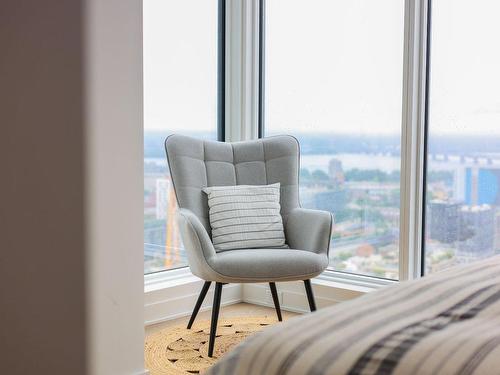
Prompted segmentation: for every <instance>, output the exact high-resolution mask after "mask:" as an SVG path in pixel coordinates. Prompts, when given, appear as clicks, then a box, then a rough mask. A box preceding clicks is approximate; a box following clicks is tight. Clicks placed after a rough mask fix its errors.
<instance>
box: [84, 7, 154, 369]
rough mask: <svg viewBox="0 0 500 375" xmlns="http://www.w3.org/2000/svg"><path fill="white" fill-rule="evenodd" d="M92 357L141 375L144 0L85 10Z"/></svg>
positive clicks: (95, 365) (99, 364) (93, 362)
mask: <svg viewBox="0 0 500 375" xmlns="http://www.w3.org/2000/svg"><path fill="white" fill-rule="evenodd" d="M84 26H85V83H86V86H85V101H86V102H85V103H86V149H85V151H86V155H85V161H86V192H87V194H86V203H87V208H88V212H87V218H86V222H87V241H88V242H87V245H88V250H89V253H88V256H89V257H88V263H87V265H88V267H87V275H88V278H87V280H88V283H87V291H88V294H87V298H88V306H89V308H88V313H89V321H88V332H89V341H88V353H89V358H90V366H89V370H90V373H91V374H93V375H94V374H95V375H114V374H116V375H125V374H139V373H141V372H142V371H143V356H144V354H143V353H144V348H143V340H144V338H143V336H144V329H143V324H144V323H143V322H144V317H143V303H144V302H143V301H144V276H143V268H144V257H143V238H142V236H143V234H142V227H143V138H142V134H143V115H142V1H140V0H87V1H86V9H85V24H84Z"/></svg>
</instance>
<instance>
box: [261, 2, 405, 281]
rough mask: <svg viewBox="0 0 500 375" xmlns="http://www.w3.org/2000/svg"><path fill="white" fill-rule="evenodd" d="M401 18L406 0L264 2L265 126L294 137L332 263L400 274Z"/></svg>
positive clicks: (308, 202)
mask: <svg viewBox="0 0 500 375" xmlns="http://www.w3.org/2000/svg"><path fill="white" fill-rule="evenodd" d="M306 3H307V6H305V5H306ZM403 22H404V1H402V0H384V1H372V0H356V1H353V0H333V1H332V0H312V1H307V2H304V1H303V0H270V1H267V9H266V73H265V74H266V82H265V87H266V92H265V130H266V135H273V134H283V133H288V134H293V135H295V136H296V137H297V138H298V139H299V141H300V144H301V171H300V198H301V203H302V206H304V207H308V208H314V209H320V210H328V211H331V212H333V213H334V215H335V222H336V223H335V226H334V231H333V238H332V240H333V241H332V246H331V251H330V266H331V267H332V268H333V269H335V270H338V271H345V272H351V273H356V274H363V275H370V276H378V277H385V278H391V279H397V278H398V259H399V211H400V210H399V206H400V203H399V192H400V164H401V161H400V148H401V145H400V137H401V118H402V115H401V108H402V107H401V103H402V77H403V34H404V28H403Z"/></svg>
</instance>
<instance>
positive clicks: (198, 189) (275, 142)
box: [165, 135, 299, 234]
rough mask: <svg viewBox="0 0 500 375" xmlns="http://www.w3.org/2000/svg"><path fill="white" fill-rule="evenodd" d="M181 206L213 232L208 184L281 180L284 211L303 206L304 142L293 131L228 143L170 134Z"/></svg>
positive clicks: (167, 143)
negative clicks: (300, 190) (300, 173)
mask: <svg viewBox="0 0 500 375" xmlns="http://www.w3.org/2000/svg"><path fill="white" fill-rule="evenodd" d="M165 148H166V150H167V158H168V163H169V166H170V173H171V176H172V181H173V183H174V187H175V192H176V194H177V201H178V203H179V207H181V208H187V209H189V210H190V211H192V212H193V213H195V214H196V216H198V218H199V219H200V221H201V223H202V224H203V226H204V227H205V229H206V230H207V232H208V233H209V234H210V222H209V219H208V204H207V196H206V194H205V193H203V192H202V189H203V188H204V187H207V186H230V185H268V184H273V183H276V182H280V183H281V195H280V204H281V214H282V216H283V220H284V221H283V222H284V223H285V222H286V218H287V216H288V215H287V214H288V213H289V212H290V211H291V210H292V209H294V208H296V207H298V206H299V198H298V170H299V146H298V143H297V140H296V139H295V138H293V137H291V136H277V137H270V138H263V139H259V140H256V141H249V142H236V143H224V142H215V141H205V140H200V139H195V138H191V137H186V136H182V135H171V136H170V137H168V138H167V140H166V141H165Z"/></svg>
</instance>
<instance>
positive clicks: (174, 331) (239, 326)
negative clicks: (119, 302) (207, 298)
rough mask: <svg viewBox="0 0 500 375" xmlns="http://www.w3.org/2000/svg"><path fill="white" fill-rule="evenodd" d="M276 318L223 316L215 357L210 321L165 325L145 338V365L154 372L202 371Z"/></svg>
mask: <svg viewBox="0 0 500 375" xmlns="http://www.w3.org/2000/svg"><path fill="white" fill-rule="evenodd" d="M277 321H278V320H277V319H276V318H274V317H267V316H245V317H233V318H228V319H220V320H219V323H218V325H217V338H216V339H215V347H214V355H213V357H212V358H210V357H209V356H208V337H209V333H210V321H209V320H202V321H200V322H195V324H194V325H193V327H192V328H191V329H187V328H186V325H185V324H183V325H182V326H181V325H178V326H174V327H168V328H165V329H163V330H161V331H158V332H155V333H153V334H151V335H149V336H148V337H147V338H146V342H145V348H144V350H145V362H146V368H147V369H148V370H149V371H150V373H151V375H180V374H182V375H186V374H198V373H201V374H202V373H203V371H204V370H206V369H207V368H209V367H210V366H211V365H213V364H214V363H215V362H216V361H217V359H219V358H221V357H222V356H223V355H224V354H225V353H227V352H228V351H230V350H231V349H232V348H233V347H234V346H236V345H237V344H239V343H240V342H241V341H243V340H244V339H245V338H247V337H248V336H250V335H252V334H254V333H255V332H258V331H260V330H262V329H264V328H265V327H266V326H269V325H271V324H274V323H277Z"/></svg>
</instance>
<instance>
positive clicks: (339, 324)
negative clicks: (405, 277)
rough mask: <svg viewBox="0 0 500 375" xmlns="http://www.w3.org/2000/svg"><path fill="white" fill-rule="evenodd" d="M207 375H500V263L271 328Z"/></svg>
mask: <svg viewBox="0 0 500 375" xmlns="http://www.w3.org/2000/svg"><path fill="white" fill-rule="evenodd" d="M208 374H210V375H215V374H217V375H250V374H252V375H285V374H287V375H295V374H300V375H306V374H307V375H319V374H335V375H337V374H353V375H354V374H397V375H408V374H461V375H467V374H481V375H487V374H500V257H499V256H495V257H493V258H490V259H488V260H484V261H480V262H477V263H474V264H471V265H468V266H459V267H455V268H453V269H450V270H447V271H444V272H439V273H436V274H433V275H430V276H427V277H424V278H422V279H419V280H415V281H409V282H402V283H399V284H398V285H394V286H390V287H387V288H383V289H381V290H378V291H375V292H372V293H369V294H367V295H365V296H363V297H360V298H358V299H355V300H352V301H348V302H344V303H341V304H338V305H336V306H333V307H330V308H326V309H323V310H320V311H318V312H316V313H313V314H308V315H304V316H301V317H298V318H294V319H291V320H289V321H287V322H286V323H282V324H278V325H275V326H272V327H270V328H268V329H266V330H264V331H263V332H262V333H260V334H257V335H255V336H252V337H250V338H249V339H248V340H246V341H244V342H243V343H242V344H240V345H239V346H238V347H237V348H236V349H235V350H234V351H232V352H230V353H228V354H227V355H226V356H225V357H224V358H223V359H221V361H219V362H218V363H217V364H216V365H215V366H214V367H212V369H211V370H210V371H209V372H208Z"/></svg>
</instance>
